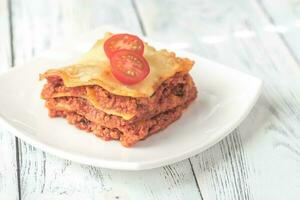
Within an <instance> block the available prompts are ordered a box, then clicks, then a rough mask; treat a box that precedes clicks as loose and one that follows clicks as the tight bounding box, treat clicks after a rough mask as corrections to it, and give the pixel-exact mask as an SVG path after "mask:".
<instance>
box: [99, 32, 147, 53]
mask: <svg viewBox="0 0 300 200" xmlns="http://www.w3.org/2000/svg"><path fill="white" fill-rule="evenodd" d="M125 49H126V50H131V51H134V52H135V53H137V54H139V55H143V53H144V43H143V41H142V40H141V39H140V38H138V37H137V36H135V35H130V34H126V33H122V34H115V35H113V36H111V37H110V38H108V39H107V40H106V41H105V43H104V51H105V54H106V55H107V57H109V58H110V57H111V56H112V55H113V53H114V52H116V51H118V50H125Z"/></svg>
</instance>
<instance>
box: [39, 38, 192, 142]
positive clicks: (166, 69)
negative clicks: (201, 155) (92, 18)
mask: <svg viewBox="0 0 300 200" xmlns="http://www.w3.org/2000/svg"><path fill="white" fill-rule="evenodd" d="M111 36H112V34H110V33H108V34H106V35H105V37H104V38H103V39H101V40H98V41H97V42H96V44H95V45H94V46H93V48H92V49H91V50H90V51H89V52H87V53H86V54H85V55H83V56H82V58H81V59H79V60H78V61H77V62H76V63H75V64H73V65H70V66H67V67H62V68H58V69H50V70H48V71H47V72H45V73H44V74H41V76H40V78H41V79H46V80H47V83H46V84H45V85H44V88H43V90H42V93H41V96H42V98H43V99H45V100H46V107H47V108H48V110H49V116H50V117H64V118H66V119H67V120H68V122H69V123H70V124H73V125H75V126H76V127H77V128H79V129H82V130H86V131H88V132H92V133H94V134H95V135H96V136H99V137H101V138H103V139H104V140H120V142H121V143H122V145H124V146H126V147H130V146H132V145H134V144H135V143H137V142H138V141H139V140H143V139H145V138H146V137H148V136H149V135H151V134H153V133H156V132H158V131H160V130H162V129H164V128H166V127H167V126H168V125H170V124H171V123H172V122H174V121H175V120H177V119H178V118H179V117H180V116H181V114H182V112H183V110H184V109H185V108H186V107H187V106H188V105H189V104H190V103H191V102H192V101H193V100H194V99H195V98H196V95H197V91H196V88H195V85H194V83H193V80H192V78H191V76H190V75H189V70H190V69H191V68H192V66H193V64H194V63H193V61H191V60H189V59H187V58H179V57H176V55H175V54H174V53H172V52H168V51H166V50H159V51H158V50H155V49H154V48H153V47H151V46H149V45H148V44H147V43H144V51H143V57H144V58H145V60H146V61H147V63H148V64H149V68H150V71H149V74H148V75H147V77H145V79H143V80H142V81H140V82H138V83H135V84H124V83H122V82H121V81H119V80H118V79H117V78H116V77H115V76H114V75H113V74H112V72H111V71H112V70H111V62H110V59H109V58H108V56H107V55H106V54H105V52H104V48H103V46H104V43H105V41H106V40H108V39H109V38H110V37H111Z"/></svg>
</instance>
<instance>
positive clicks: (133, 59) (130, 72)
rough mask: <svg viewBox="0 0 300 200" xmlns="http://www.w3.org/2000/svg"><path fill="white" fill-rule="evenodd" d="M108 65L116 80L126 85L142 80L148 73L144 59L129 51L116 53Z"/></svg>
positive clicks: (148, 69)
mask: <svg viewBox="0 0 300 200" xmlns="http://www.w3.org/2000/svg"><path fill="white" fill-rule="evenodd" d="M110 65H111V71H112V74H113V75H114V76H115V77H116V79H118V80H119V81H120V82H122V83H124V84H127V85H131V84H135V83H138V82H140V81H142V80H144V79H145V78H146V76H147V75H148V74H149V72H150V68H149V65H148V62H147V61H146V59H145V58H144V57H143V56H141V55H139V54H136V53H135V52H133V51H130V50H119V51H116V52H115V53H114V54H113V55H112V57H111V58H110Z"/></svg>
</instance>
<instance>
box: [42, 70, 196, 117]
mask: <svg viewBox="0 0 300 200" xmlns="http://www.w3.org/2000/svg"><path fill="white" fill-rule="evenodd" d="M86 88H92V89H93V90H94V91H95V94H96V99H97V101H98V102H99V105H100V107H101V108H103V109H112V110H114V111H117V112H120V113H125V114H131V115H133V116H134V119H133V120H142V119H144V118H145V117H146V118H149V117H151V115H156V114H158V113H161V112H164V111H167V110H169V109H172V108H175V107H176V106H178V105H180V104H182V103H184V102H186V101H187V99H188V98H189V95H190V93H192V92H193V91H196V89H195V86H194V83H193V80H192V78H191V77H190V75H189V74H180V73H178V74H176V75H174V76H173V77H171V78H169V79H167V80H166V81H165V82H163V83H162V84H161V86H160V87H159V88H158V89H157V90H156V92H155V93H154V94H153V95H152V96H151V97H150V98H146V97H140V98H132V97H126V96H119V95H114V94H111V93H109V92H108V91H106V90H105V89H103V88H102V87H100V86H81V87H72V88H68V87H65V86H64V85H63V81H62V80H61V79H60V78H58V77H50V78H48V83H47V84H46V85H45V86H44V88H43V91H42V97H43V98H44V99H51V98H53V97H54V96H55V95H56V94H59V93H68V95H69V96H77V97H78V96H83V95H86Z"/></svg>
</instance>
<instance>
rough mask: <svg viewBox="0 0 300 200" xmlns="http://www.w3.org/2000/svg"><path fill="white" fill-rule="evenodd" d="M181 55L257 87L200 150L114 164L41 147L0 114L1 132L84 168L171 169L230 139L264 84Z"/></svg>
mask: <svg viewBox="0 0 300 200" xmlns="http://www.w3.org/2000/svg"><path fill="white" fill-rule="evenodd" d="M181 52H182V53H184V54H189V55H191V56H192V57H194V58H196V59H202V60H203V59H204V60H206V61H208V62H211V63H214V64H217V65H218V66H220V67H223V68H226V69H228V70H233V71H235V72H238V73H241V74H243V75H245V76H249V77H251V78H252V79H254V80H255V82H256V86H257V87H256V90H255V91H254V92H253V94H252V95H253V96H252V98H251V100H249V101H248V106H247V107H246V108H247V109H245V110H244V112H242V113H241V114H240V115H241V116H240V117H237V118H236V120H235V121H234V122H233V123H230V124H229V125H228V126H227V127H226V129H225V130H224V129H223V130H222V132H223V134H218V137H215V138H214V140H212V141H209V142H206V143H204V145H201V147H198V148H197V147H196V148H195V147H192V148H190V149H188V150H187V151H185V152H183V153H181V154H176V155H175V156H170V157H167V158H164V159H163V160H161V159H156V160H152V161H145V162H127V161H116V160H108V159H101V158H91V157H87V156H84V155H81V154H76V153H72V152H69V151H66V150H63V149H60V148H57V147H54V146H52V145H49V144H46V143H43V142H42V141H39V140H35V139H33V138H31V137H30V136H28V135H26V134H23V132H26V131H20V130H19V129H18V128H16V127H14V126H13V125H12V124H10V123H9V122H8V120H6V119H5V117H3V116H2V114H1V113H0V125H1V126H2V127H4V129H6V130H8V132H10V133H12V134H13V135H14V136H16V137H18V138H20V139H21V140H22V141H25V142H26V143H29V144H30V145H32V146H34V147H36V148H38V149H41V150H43V151H45V152H48V153H50V154H53V155H55V156H57V157H60V158H63V159H66V160H71V161H74V162H77V163H81V164H85V165H91V166H96V167H102V168H107V169H117V170H128V171H137V170H147V169H153V168H158V167H162V166H165V165H170V164H173V163H176V162H179V161H181V160H184V159H187V158H190V157H192V156H194V155H196V154H199V153H201V152H203V151H204V150H206V149H208V148H210V147H212V146H214V145H215V144H217V143H218V142H220V141H221V140H222V139H224V138H225V137H226V136H227V135H229V134H230V133H231V132H232V131H233V130H234V129H236V128H237V127H238V125H239V124H240V123H241V122H242V121H243V120H244V119H245V118H246V117H247V116H248V114H249V113H250V111H251V110H252V108H253V107H254V105H255V104H256V102H257V100H258V98H259V97H260V94H261V91H262V85H263V82H262V81H261V80H260V79H258V78H256V77H254V76H251V75H249V74H246V73H243V72H240V71H238V70H235V69H233V68H230V67H227V66H225V65H222V64H220V63H217V62H215V61H212V60H209V59H206V58H202V57H199V56H197V55H196V54H193V53H189V52H184V51H181ZM33 60H35V58H34V59H32V60H31V61H33ZM29 62H30V61H29ZM29 62H28V63H29ZM19 69H22V67H16V68H14V69H13V70H8V71H7V73H14V72H15V71H18V70H19ZM7 73H3V74H1V75H0V77H2V76H5V75H6V74H7Z"/></svg>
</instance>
